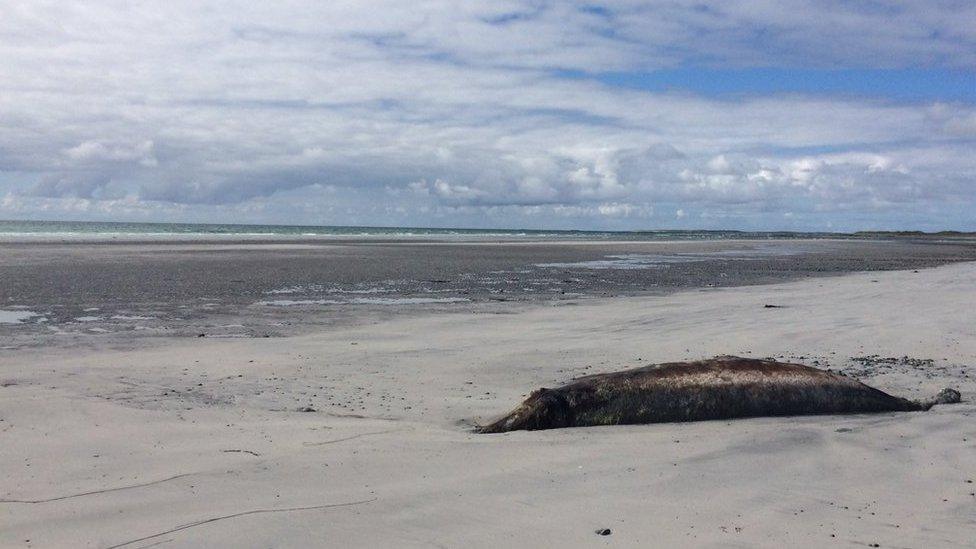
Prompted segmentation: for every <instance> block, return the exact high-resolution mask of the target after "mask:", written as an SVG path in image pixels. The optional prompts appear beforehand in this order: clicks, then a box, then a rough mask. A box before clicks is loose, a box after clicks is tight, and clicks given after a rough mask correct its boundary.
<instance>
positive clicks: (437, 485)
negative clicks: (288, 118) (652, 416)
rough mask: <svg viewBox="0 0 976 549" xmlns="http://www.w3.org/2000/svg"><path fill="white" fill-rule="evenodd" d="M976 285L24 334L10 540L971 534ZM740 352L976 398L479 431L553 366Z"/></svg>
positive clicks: (899, 540)
mask: <svg viewBox="0 0 976 549" xmlns="http://www.w3.org/2000/svg"><path fill="white" fill-rule="evenodd" d="M974 290H976V264H974V263H957V264H954V265H947V266H942V267H936V268H930V269H921V270H918V271H917V272H913V271H911V270H903V271H890V272H869V273H853V274H848V275H843V276H834V277H829V278H809V279H806V280H797V281H790V282H783V283H778V284H767V285H753V286H746V287H733V288H706V289H690V290H686V291H680V292H677V293H673V294H670V295H660V296H653V295H649V296H635V297H628V298H626V299H620V298H617V299H600V298H593V299H585V300H576V301H554V302H548V303H542V304H536V305H534V306H531V307H520V308H512V309H511V310H503V309H490V310H463V311H453V312H448V313H444V312H438V313H437V314H433V313H430V312H426V313H423V312H421V313H418V314H413V315H397V316H394V317H392V318H390V319H386V320H383V319H380V318H372V317H371V318H370V319H369V321H368V322H363V323H359V324H356V325H350V326H347V327H332V328H330V329H329V330H324V331H319V332H315V333H307V334H298V335H293V336H290V337H278V338H239V339H215V338H171V339H166V340H161V339H159V338H153V339H147V340H146V341H145V342H143V343H140V344H138V345H129V346H127V347H125V348H121V347H119V346H117V345H111V344H107V343H100V342H99V341H100V340H98V339H97V338H93V340H92V341H91V342H90V343H89V344H88V345H87V346H86V347H84V348H79V346H78V345H72V346H61V347H59V346H44V347H40V348H38V347H33V348H31V347H25V348H19V349H11V350H7V351H5V352H4V353H3V354H0V385H2V388H0V395H2V398H0V466H2V468H3V471H4V472H5V475H4V476H3V480H2V482H0V500H2V502H0V524H2V527H0V545H2V546H5V547H103V548H105V547H153V546H164V547H199V546H220V547H309V546H333V547H381V546H397V547H498V546H514V547H600V546H618V547H634V546H645V547H647V546H672V547H674V546H696V547H703V546H704V547H708V546H714V547H718V546H721V547H757V546H762V547H783V546H803V547H824V546H827V547H829V546H839V547H867V546H881V547H971V546H972V541H973V537H974V532H976V520H974V517H976V514H974V511H976V495H974V492H976V484H974V481H976V426H974V423H973V416H974V413H976V405H974V404H973V398H974V395H976V378H974V374H976V371H974V369H973V368H974V365H976V331H974V330H976V323H974V312H973V311H976V291H974ZM770 304H772V305H779V306H781V307H779V308H768V307H766V305H770ZM105 341H110V340H105ZM719 354H736V355H741V356H747V357H777V358H783V359H788V360H792V361H797V362H802V363H805V364H810V365H814V366H818V367H822V368H832V369H834V370H841V371H844V372H845V373H847V374H848V375H855V376H857V377H858V378H859V379H861V380H862V381H864V382H866V383H869V384H871V385H873V386H875V387H878V388H880V389H882V390H885V391H888V392H890V393H893V394H896V395H900V396H905V397H908V398H922V397H928V396H931V395H933V394H935V393H936V392H937V391H938V390H939V389H941V388H943V387H955V388H957V389H958V390H960V391H961V392H962V395H963V402H962V403H961V404H956V405H945V406H937V407H935V408H934V409H933V410H931V411H929V412H917V413H891V414H879V415H852V416H818V417H799V418H758V419H744V420H734V421H711V422H700V423H684V424H657V425H645V426H617V427H593V428H579V429H561V430H552V431H541V432H515V433H508V434H502V435H479V434H474V433H473V432H472V431H471V426H472V425H474V424H475V423H480V422H486V421H488V420H490V419H492V418H494V417H497V416H499V415H501V414H503V413H505V412H507V411H509V410H510V409H511V408H512V407H513V406H515V405H516V404H517V403H518V402H519V401H520V400H521V399H522V398H524V396H525V395H526V394H527V393H528V392H530V391H531V390H533V389H535V388H538V387H542V386H553V385H555V384H558V383H561V382H564V381H567V380H569V379H572V378H573V377H575V376H579V375H582V374H588V373H597V372H606V371H613V370H619V369H624V368H629V367H634V366H639V365H643V364H648V363H655V362H662V361H669V360H685V359H696V358H703V357H709V356H713V355H719ZM875 355H877V356H875ZM300 410H306V411H300ZM603 528H608V529H610V530H611V532H612V533H611V534H610V535H608V536H600V535H597V534H596V533H595V531H596V530H598V529H603ZM874 544H877V545H874Z"/></svg>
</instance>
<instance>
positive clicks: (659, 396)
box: [477, 356, 959, 433]
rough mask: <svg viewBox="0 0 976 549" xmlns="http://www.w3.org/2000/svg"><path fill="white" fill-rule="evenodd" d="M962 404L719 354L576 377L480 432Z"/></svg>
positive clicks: (943, 396) (950, 397)
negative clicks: (911, 396)
mask: <svg viewBox="0 0 976 549" xmlns="http://www.w3.org/2000/svg"><path fill="white" fill-rule="evenodd" d="M952 402H959V393H958V391H955V390H953V389H944V390H943V391H942V392H940V393H939V395H938V396H937V397H936V398H934V399H931V400H929V401H926V402H916V401H912V400H907V399H904V398H900V397H897V396H892V395H889V394H888V393H885V392H883V391H879V390H878V389H875V388H873V387H869V386H867V385H865V384H863V383H861V382H859V381H857V380H855V379H852V378H849V377H845V376H843V375H840V374H836V373H833V372H829V371H825V370H820V369H817V368H811V367H809V366H804V365H802V364H792V363H786V362H777V361H773V360H759V359H752V358H741V357H735V356H720V357H715V358H712V359H708V360H700V361H695V362H671V363H666V364H659V365H651V366H645V367H642V368H635V369H632V370H624V371H620V372H613V373H607V374H595V375H589V376H585V377H581V378H578V379H576V380H574V381H572V382H570V383H568V384H566V385H563V386H562V387H558V388H555V389H545V388H543V389H539V390H537V391H535V392H533V393H532V394H531V395H530V396H529V398H527V399H526V400H525V401H524V402H523V403H522V404H521V405H520V406H518V407H517V408H516V409H515V410H513V411H512V412H511V413H509V414H508V415H506V416H504V417H502V418H501V419H499V420H497V421H495V422H493V423H491V424H488V425H484V426H481V427H479V428H478V429H477V430H478V432H481V433H501V432H506V431H516V430H530V431H531V430H538V429H558V428H563V427H585V426H594V425H626V424H639V423H663V422H679V421H702V420H714V419H731V418H744V417H762V416H797V415H812V414H862V413H878V412H911V411H923V410H928V409H929V408H931V407H932V406H933V405H935V404H943V403H952Z"/></svg>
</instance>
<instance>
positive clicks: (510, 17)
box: [0, 0, 976, 224]
mask: <svg viewBox="0 0 976 549" xmlns="http://www.w3.org/2000/svg"><path fill="white" fill-rule="evenodd" d="M974 19H976V6H974V5H971V3H962V4H955V3H951V2H949V3H900V2H899V3H895V2H892V3H887V2H880V3H872V4H871V7H865V6H861V5H845V6H839V5H838V6H832V7H831V9H825V8H824V7H823V6H822V5H821V3H819V2H813V1H812V0H811V1H794V2H784V3H769V2H760V1H755V0H736V1H731V2H722V3H713V4H710V5H704V4H701V3H698V2H681V1H668V2H637V1H629V0H625V1H621V2H614V3H612V4H610V5H608V7H606V8H605V9H595V8H594V7H593V4H591V3H577V2H559V3H544V2H543V3H539V2H529V1H524V2H523V1H515V0H503V1H499V2H465V3H462V4H456V3H445V2H440V1H425V2H420V3H411V4H407V3H403V2H393V1H388V2H380V1H371V2H362V1H352V0H345V1H335V2H327V3H319V4H311V5H310V4H309V3H307V2H276V3H273V4H255V3H251V2H247V3H245V2H190V1H188V0H186V1H174V2H169V3H166V4H154V5H142V6H136V5H133V4H130V3H123V2H111V1H98V2H84V3H82V2H46V1H40V0H35V1H31V2H16V1H14V2H8V3H7V4H6V5H5V14H4V17H3V18H2V19H0V58H2V59H4V63H2V64H0V130H2V131H0V192H7V193H8V194H7V196H19V197H22V198H23V203H21V206H20V208H21V209H20V210H17V211H19V212H21V213H22V214H23V215H30V211H31V210H30V209H29V208H37V209H38V210H37V211H41V210H43V209H44V208H54V209H56V208H59V207H62V206H63V207H64V208H66V210H65V211H66V212H77V211H78V207H79V206H77V204H81V202H77V201H78V200H87V201H89V202H91V203H101V204H103V206H100V207H104V208H116V209H117V212H118V215H119V216H122V215H135V213H134V208H135V206H133V204H136V203H140V204H143V205H144V206H145V208H144V210H145V213H144V214H139V215H146V216H152V215H153V213H152V212H157V213H158V214H159V215H160V216H166V215H175V214H178V213H186V212H187V211H189V210H192V211H193V212H205V211H212V212H222V215H228V216H232V215H255V216H256V215H259V213H256V212H260V215H264V216H267V217H268V220H271V221H274V220H279V221H293V220H294V219H295V218H294V216H295V215H300V216H302V217H301V219H302V220H304V221H305V222H326V223H328V222H339V221H342V222H350V220H353V219H362V221H363V222H365V223H376V222H378V221H379V220H380V218H383V216H387V215H399V216H401V217H400V218H398V219H401V220H402V221H403V222H405V223H409V224H426V223H427V222H428V221H429V220H430V219H433V218H432V217H428V216H436V215H443V216H446V217H445V219H448V218H450V216H452V215H455V214H457V212H460V211H462V210H461V208H471V209H470V210H464V211H465V212H467V213H466V214H465V215H468V216H472V215H475V214H474V213H472V212H477V215H479V216H482V217H481V218H479V219H483V220H485V221H486V222H488V221H492V222H516V223H518V222H519V220H520V219H522V221H521V223H533V222H536V220H542V221H540V222H545V220H547V219H555V220H559V219H569V218H574V219H575V218H576V217H580V216H582V217H586V216H592V217H593V219H595V220H598V221H594V222H595V223H598V222H602V221H600V220H605V219H610V218H613V219H617V220H622V221H624V220H626V219H628V218H629V219H632V220H636V219H638V218H639V217H640V216H644V215H650V213H649V212H651V209H652V208H650V207H647V208H645V207H644V206H634V205H644V204H662V205H663V204H668V205H669V206H668V208H667V210H666V211H681V212H684V211H694V212H700V211H705V210H707V209H709V208H711V209H713V210H717V209H723V208H724V209H725V211H732V210H734V209H736V208H752V211H766V210H770V209H774V210H775V209H781V210H782V211H787V210H788V211H792V212H795V213H796V216H797V218H800V217H802V214H803V212H804V211H821V212H823V211H831V210H833V209H838V208H841V207H843V208H855V207H859V206H860V207H864V208H874V209H885V208H888V209H889V210H890V211H892V212H896V211H897V208H898V204H907V203H910V202H913V201H914V202H919V201H923V202H928V203H932V204H938V203H950V202H954V201H959V200H963V201H967V202H968V203H972V202H973V201H974V200H976V199H974V198H973V197H974V196H976V183H974V182H973V178H972V173H974V168H976V165H974V161H973V160H971V157H972V154H971V153H972V148H973V140H974V139H976V108H974V107H973V106H972V105H969V104H964V103H937V104H932V105H925V104H909V103H905V104H896V103H888V102H883V101H879V100H872V99H854V98H831V97H802V96H767V97H762V96H753V97H743V98H735V99H725V100H713V99H708V98H703V97H695V96H691V95H684V94H677V93H648V92H642V91H636V90H628V89H623V88H613V87H609V86H604V85H601V84H599V83H597V82H594V81H592V80H587V79H585V78H584V79H580V78H566V77H564V76H562V75H561V73H560V72H559V71H563V70H571V71H581V72H583V73H586V72H589V71H595V70H601V71H604V70H621V71H628V70H648V69H654V68H661V67H670V66H676V65H680V64H684V63H689V62H693V63H695V62H696V63H700V64H703V65H712V66H733V67H748V66H759V67H763V66H798V65H799V66H803V67H847V66H872V67H913V66H934V67H950V68H957V69H960V70H973V69H974V68H976V25H974V24H971V23H973V21H974ZM760 32H761V34H762V37H763V38H762V40H759V39H757V38H756V36H757V33H760ZM323 188H330V189H332V191H331V192H330V193H327V194H325V193H323V192H322V191H321V189H323ZM391 189H393V190H396V189H402V190H403V191H404V192H402V193H393V192H389V191H390V190H391ZM28 197H31V198H29V199H28ZM44 200H48V201H49V202H48V206H42V203H43V201H44ZM62 200H65V201H67V202H59V201H62ZM313 200H323V201H324V202H323V203H322V204H318V205H309V204H308V202H309V201H313ZM71 201H75V202H71ZM291 201H297V202H298V203H302V204H303V206H302V207H301V208H298V207H297V206H295V205H294V204H292V203H291ZM384 201H388V202H384ZM69 202H70V204H69ZM4 204H6V202H5V203H4ZM339 204H341V205H342V206H341V207H339V206H338V205H339ZM170 206H172V207H170ZM238 206H239V207H238ZM12 208H13V206H8V205H0V214H3V215H10V214H11V212H14V213H16V212H15V210H13V209H12ZM25 208H26V209H25ZM208 208H209V210H208ZM330 208H331V209H330ZM628 208H630V209H628ZM44 211H49V210H44ZM340 211H346V212H349V211H352V212H358V213H356V214H355V215H353V214H343V216H344V217H342V218H341V219H340V218H339V217H329V216H339V215H340V214H339V213H337V212H340ZM391 212H392V213H391ZM438 212H440V213H438ZM712 213H713V215H712V216H711V217H710V218H712V219H717V218H722V216H720V215H718V213H716V212H712ZM106 215H108V214H107V213H106ZM193 215H197V213H193ZM200 215H201V216H203V217H207V216H206V215H204V214H200ZM458 215H460V214H458ZM892 215H895V214H892ZM276 216H279V217H280V219H277V218H276ZM370 216H376V217H370ZM493 216H494V217H493ZM520 216H521V217H520ZM676 217H678V218H681V217H682V216H681V215H677V216H676ZM725 218H727V216H726V217H725ZM383 219H385V218H383ZM451 219H453V218H451ZM461 220H462V221H463V220H464V219H463V218H462V219H461Z"/></svg>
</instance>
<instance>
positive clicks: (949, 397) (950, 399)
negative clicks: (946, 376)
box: [919, 387, 962, 410]
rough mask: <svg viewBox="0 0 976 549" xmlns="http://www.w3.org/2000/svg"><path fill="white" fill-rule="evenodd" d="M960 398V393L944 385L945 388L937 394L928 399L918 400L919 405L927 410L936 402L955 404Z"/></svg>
mask: <svg viewBox="0 0 976 549" xmlns="http://www.w3.org/2000/svg"><path fill="white" fill-rule="evenodd" d="M961 400H962V395H961V394H959V391H957V390H955V389H953V388H951V387H946V388H945V389H942V390H941V391H939V394H937V395H935V396H934V397H932V398H930V399H928V400H921V401H919V405H921V406H922V408H923V409H925V410H928V409H930V408H932V407H933V406H935V405H936V404H956V403H958V402H960V401H961Z"/></svg>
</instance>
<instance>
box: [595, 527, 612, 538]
mask: <svg viewBox="0 0 976 549" xmlns="http://www.w3.org/2000/svg"><path fill="white" fill-rule="evenodd" d="M612 533H613V532H611V531H610V529H609V528H600V529H599V530H597V531H596V535H598V536H609V535H610V534H612Z"/></svg>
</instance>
